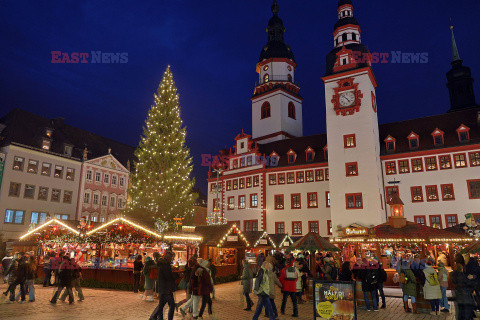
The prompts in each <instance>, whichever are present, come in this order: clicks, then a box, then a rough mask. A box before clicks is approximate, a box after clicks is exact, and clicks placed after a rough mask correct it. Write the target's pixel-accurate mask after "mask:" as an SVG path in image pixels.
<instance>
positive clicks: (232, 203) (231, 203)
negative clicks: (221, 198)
mask: <svg viewBox="0 0 480 320" xmlns="http://www.w3.org/2000/svg"><path fill="white" fill-rule="evenodd" d="M233 209H235V197H228V210H233Z"/></svg>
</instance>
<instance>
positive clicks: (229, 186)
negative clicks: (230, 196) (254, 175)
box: [227, 180, 232, 191]
mask: <svg viewBox="0 0 480 320" xmlns="http://www.w3.org/2000/svg"><path fill="white" fill-rule="evenodd" d="M230 190H232V180H228V181H227V191H230Z"/></svg>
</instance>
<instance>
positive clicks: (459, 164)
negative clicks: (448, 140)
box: [453, 153, 467, 168]
mask: <svg viewBox="0 0 480 320" xmlns="http://www.w3.org/2000/svg"><path fill="white" fill-rule="evenodd" d="M453 159H454V163H455V168H465V167H466V166H467V160H466V157H465V153H459V154H454V155H453Z"/></svg>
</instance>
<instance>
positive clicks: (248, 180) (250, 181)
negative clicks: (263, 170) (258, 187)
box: [246, 177, 252, 188]
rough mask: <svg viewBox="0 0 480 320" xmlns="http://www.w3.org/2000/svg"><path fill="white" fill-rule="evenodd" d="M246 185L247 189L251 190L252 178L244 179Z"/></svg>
mask: <svg viewBox="0 0 480 320" xmlns="http://www.w3.org/2000/svg"><path fill="white" fill-rule="evenodd" d="M246 181H247V182H246V184H247V188H251V187H252V177H248V178H247V179H246Z"/></svg>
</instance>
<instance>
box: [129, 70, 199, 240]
mask: <svg viewBox="0 0 480 320" xmlns="http://www.w3.org/2000/svg"><path fill="white" fill-rule="evenodd" d="M185 136H186V128H185V127H183V123H182V120H181V118H180V106H179V95H178V93H177V88H176V87H175V83H174V81H173V74H172V72H171V70H170V66H169V67H168V68H167V70H166V71H165V73H164V75H163V79H162V81H161V83H160V86H159V87H158V90H157V93H156V94H155V95H154V104H153V105H152V106H151V108H150V111H149V112H148V117H147V119H146V121H145V126H144V128H143V135H142V137H141V139H140V143H139V146H138V148H137V149H136V151H135V156H136V158H137V162H136V163H135V168H136V171H135V173H134V174H133V175H132V179H131V180H132V187H131V189H130V194H131V201H130V202H129V203H128V211H127V212H129V214H130V215H133V216H135V215H147V216H148V217H150V218H153V220H154V221H155V226H156V230H157V231H158V232H164V231H166V230H168V229H173V228H174V227H175V220H174V218H179V217H180V218H183V217H185V216H188V215H192V214H193V204H194V202H195V200H196V198H197V196H198V195H197V194H194V193H192V188H193V186H194V185H195V180H194V179H190V173H191V172H192V169H193V166H192V158H191V156H190V150H189V149H188V148H187V147H186V146H185Z"/></svg>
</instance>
